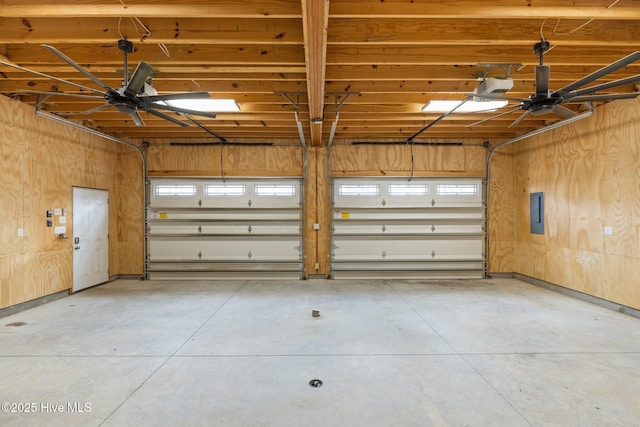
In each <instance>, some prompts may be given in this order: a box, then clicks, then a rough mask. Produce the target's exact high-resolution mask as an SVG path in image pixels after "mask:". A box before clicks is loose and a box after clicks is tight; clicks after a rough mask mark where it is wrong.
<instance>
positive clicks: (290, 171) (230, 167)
mask: <svg viewBox="0 0 640 427" xmlns="http://www.w3.org/2000/svg"><path fill="white" fill-rule="evenodd" d="M223 158H224V171H225V175H241V176H247V174H249V176H253V175H256V176H260V175H263V176H302V161H303V155H302V147H295V146H274V147H267V146H257V147H240V146H228V147H224V152H223Z"/></svg>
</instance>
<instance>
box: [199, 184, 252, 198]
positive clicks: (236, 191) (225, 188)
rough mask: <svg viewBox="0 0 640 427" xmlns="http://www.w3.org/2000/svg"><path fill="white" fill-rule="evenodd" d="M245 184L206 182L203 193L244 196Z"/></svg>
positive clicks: (210, 195) (217, 195) (215, 195)
mask: <svg viewBox="0 0 640 427" xmlns="http://www.w3.org/2000/svg"><path fill="white" fill-rule="evenodd" d="M246 192H247V190H246V186H245V185H240V184H207V185H205V187H204V195H205V196H208V197H223V196H224V197H226V196H244V195H245V194H246Z"/></svg>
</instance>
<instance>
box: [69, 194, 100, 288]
mask: <svg viewBox="0 0 640 427" xmlns="http://www.w3.org/2000/svg"><path fill="white" fill-rule="evenodd" d="M108 280H109V192H108V191H105V190H95V189H90V188H79V187H74V188H73V292H76V291H79V290H81V289H85V288H88V287H90V286H94V285H97V284H99V283H104V282H106V281H108Z"/></svg>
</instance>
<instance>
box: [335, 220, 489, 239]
mask: <svg viewBox="0 0 640 427" xmlns="http://www.w3.org/2000/svg"><path fill="white" fill-rule="evenodd" d="M353 233H355V234H373V235H379V236H381V237H384V236H385V235H390V234H407V235H408V234H412V235H427V236H428V235H436V234H454V233H457V234H459V233H464V234H479V235H482V224H465V223H461V224H458V225H456V224H435V223H433V222H428V221H425V222H422V223H415V224H397V223H394V222H393V221H389V222H388V223H387V222H385V221H380V222H378V221H376V223H374V224H370V223H357V222H355V223H354V222H353V221H351V222H349V221H347V222H340V223H336V224H334V234H335V235H336V236H339V235H343V234H353Z"/></svg>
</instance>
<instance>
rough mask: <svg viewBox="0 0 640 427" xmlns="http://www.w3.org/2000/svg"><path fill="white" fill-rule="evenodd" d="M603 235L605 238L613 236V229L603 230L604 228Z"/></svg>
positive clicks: (606, 228)
mask: <svg viewBox="0 0 640 427" xmlns="http://www.w3.org/2000/svg"><path fill="white" fill-rule="evenodd" d="M604 235H605V236H611V235H613V227H605V228H604Z"/></svg>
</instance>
